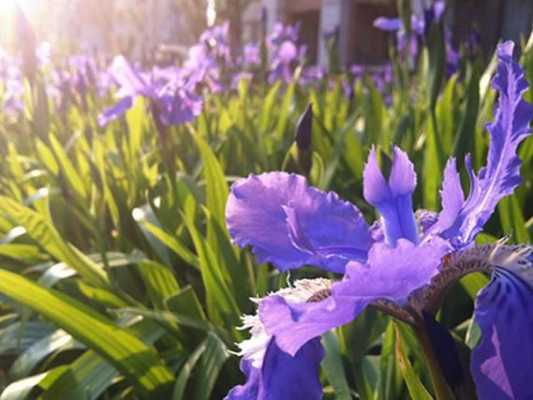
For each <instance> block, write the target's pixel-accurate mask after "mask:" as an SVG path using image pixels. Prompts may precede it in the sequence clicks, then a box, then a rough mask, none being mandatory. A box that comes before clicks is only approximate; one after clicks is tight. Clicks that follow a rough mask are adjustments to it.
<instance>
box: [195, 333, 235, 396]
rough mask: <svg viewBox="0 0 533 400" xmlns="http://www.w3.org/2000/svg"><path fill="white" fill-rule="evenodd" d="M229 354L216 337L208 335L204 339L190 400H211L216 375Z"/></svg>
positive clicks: (211, 334)
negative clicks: (204, 343) (204, 342)
mask: <svg viewBox="0 0 533 400" xmlns="http://www.w3.org/2000/svg"><path fill="white" fill-rule="evenodd" d="M228 357H229V354H228V351H227V349H226V345H225V344H224V342H222V340H220V338H219V337H218V336H216V335H215V334H213V333H211V332H210V333H209V334H208V335H207V339H206V346H205V350H204V352H203V353H202V358H201V359H200V362H199V364H198V365H197V368H196V371H195V375H194V378H195V379H194V383H193V390H192V393H193V395H192V396H191V398H192V399H195V400H209V399H212V398H213V397H212V391H213V387H214V386H215V382H216V381H217V379H218V374H219V373H220V370H221V369H222V367H223V366H224V364H225V362H226V360H227V359H228Z"/></svg>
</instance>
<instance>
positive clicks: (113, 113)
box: [98, 96, 133, 126]
mask: <svg viewBox="0 0 533 400" xmlns="http://www.w3.org/2000/svg"><path fill="white" fill-rule="evenodd" d="M132 106H133V97H130V96H127V97H124V98H122V99H120V100H119V101H118V102H117V103H116V104H115V105H113V106H111V107H109V108H107V109H105V110H104V111H103V112H102V113H101V114H100V115H99V116H98V125H100V126H105V125H107V124H108V123H110V122H111V121H113V120H115V119H117V118H119V117H121V116H122V115H124V113H125V112H126V111H128V110H129V109H130V108H131V107H132Z"/></svg>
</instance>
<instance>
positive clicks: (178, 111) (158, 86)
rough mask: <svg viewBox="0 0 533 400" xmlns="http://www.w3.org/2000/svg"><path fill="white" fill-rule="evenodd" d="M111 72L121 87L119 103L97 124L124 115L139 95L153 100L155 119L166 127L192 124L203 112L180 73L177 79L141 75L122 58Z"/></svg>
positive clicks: (153, 74) (106, 111) (116, 59)
mask: <svg viewBox="0 0 533 400" xmlns="http://www.w3.org/2000/svg"><path fill="white" fill-rule="evenodd" d="M110 73H111V75H112V76H113V78H114V80H115V82H116V83H117V84H118V85H119V90H118V92H117V96H118V97H119V101H118V102H117V103H116V104H115V105H114V106H113V107H110V108H108V109H107V110H105V111H104V112H103V113H102V114H100V116H99V117H98V123H99V124H100V125H101V126H103V125H106V124H108V123H109V122H110V121H112V120H114V119H116V118H118V117H120V116H121V115H123V114H124V113H125V112H126V111H127V110H128V109H129V108H131V107H132V105H133V102H134V99H135V98H136V97H138V96H142V97H145V98H147V99H149V100H150V101H151V103H152V109H154V110H157V114H158V115H156V116H155V117H156V118H158V119H159V121H160V122H161V123H163V124H164V125H179V124H183V123H185V122H190V121H192V120H193V119H194V118H196V117H197V116H198V115H199V114H200V112H201V110H202V99H201V98H200V97H198V96H196V95H194V94H193V93H192V92H191V91H189V90H188V88H187V87H186V86H185V85H184V83H183V81H182V80H181V79H180V76H179V75H178V74H177V73H176V74H175V75H176V76H175V77H174V79H172V78H169V77H168V76H166V75H165V74H164V73H161V71H159V72H152V73H149V74H142V73H140V72H138V71H136V70H135V69H134V68H133V67H132V66H131V65H130V64H129V63H128V61H127V60H126V59H125V58H124V57H123V56H118V57H116V58H115V60H114V61H113V64H112V65H111V67H110Z"/></svg>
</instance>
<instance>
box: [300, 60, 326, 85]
mask: <svg viewBox="0 0 533 400" xmlns="http://www.w3.org/2000/svg"><path fill="white" fill-rule="evenodd" d="M325 76H326V69H325V68H324V67H323V66H321V65H311V66H309V67H306V68H304V70H303V71H302V76H301V77H300V84H301V85H302V86H310V85H318V84H320V83H321V82H322V80H323V79H324V77H325Z"/></svg>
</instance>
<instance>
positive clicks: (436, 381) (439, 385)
mask: <svg viewBox="0 0 533 400" xmlns="http://www.w3.org/2000/svg"><path fill="white" fill-rule="evenodd" d="M414 330H415V333H416V336H417V338H418V342H419V343H420V345H421V347H422V350H423V352H424V355H425V357H426V362H427V366H428V368H429V373H430V375H431V381H432V383H433V390H434V391H435V396H436V399H437V400H453V398H454V396H453V395H452V391H451V390H450V387H449V386H448V384H447V383H446V380H445V379H444V375H443V373H442V369H441V367H440V365H439V361H438V359H437V355H436V354H435V351H434V350H433V345H432V344H431V340H430V339H429V336H428V334H427V331H426V328H425V326H424V323H423V321H421V320H418V321H417V323H416V325H415V327H414Z"/></svg>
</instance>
